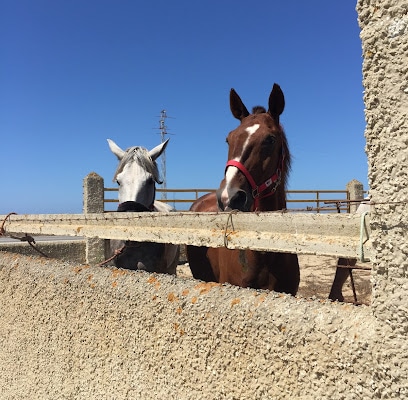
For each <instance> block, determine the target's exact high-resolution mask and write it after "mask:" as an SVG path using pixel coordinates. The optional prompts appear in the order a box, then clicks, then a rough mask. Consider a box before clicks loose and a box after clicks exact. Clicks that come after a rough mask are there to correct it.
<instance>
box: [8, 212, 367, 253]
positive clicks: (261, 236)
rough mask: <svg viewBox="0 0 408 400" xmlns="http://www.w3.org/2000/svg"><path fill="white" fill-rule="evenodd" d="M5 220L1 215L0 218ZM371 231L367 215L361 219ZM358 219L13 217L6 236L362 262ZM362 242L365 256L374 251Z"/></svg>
mask: <svg viewBox="0 0 408 400" xmlns="http://www.w3.org/2000/svg"><path fill="white" fill-rule="evenodd" d="M4 217H5V216H0V218H2V219H4ZM365 218H366V220H365V227H367V229H368V227H369V216H366V217H365ZM360 226H361V216H360V215H357V214H302V213H296V214H295V213H293V214H292V213H276V212H274V213H240V212H238V213H221V212H220V213H193V212H174V213H115V212H111V213H103V214H86V215H84V214H71V215H68V214H40V215H11V216H10V217H9V219H7V221H6V222H5V224H4V228H5V229H6V231H7V232H10V233H30V234H52V235H71V236H86V237H99V238H101V239H121V240H134V241H149V242H161V243H174V244H190V245H195V246H208V247H223V246H225V245H227V246H228V248H237V249H245V248H251V249H253V250H260V251H280V252H288V253H298V254H319V255H333V256H337V257H353V258H358V259H359V258H360V253H361V250H360ZM365 231H366V229H364V232H363V233H364V235H363V239H364V242H365V245H364V254H365V257H366V258H367V259H369V258H370V256H371V253H372V249H371V244H370V241H369V240H366V232H365Z"/></svg>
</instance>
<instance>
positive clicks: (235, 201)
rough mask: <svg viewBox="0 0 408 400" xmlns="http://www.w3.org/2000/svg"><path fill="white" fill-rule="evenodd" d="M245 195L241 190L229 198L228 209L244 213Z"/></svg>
mask: <svg viewBox="0 0 408 400" xmlns="http://www.w3.org/2000/svg"><path fill="white" fill-rule="evenodd" d="M246 203H247V194H246V193H245V192H244V191H243V190H238V191H237V192H236V193H235V194H234V195H233V196H232V198H231V200H230V201H229V204H228V208H230V209H231V210H240V211H246V207H245V206H246Z"/></svg>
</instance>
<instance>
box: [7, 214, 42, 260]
mask: <svg viewBox="0 0 408 400" xmlns="http://www.w3.org/2000/svg"><path fill="white" fill-rule="evenodd" d="M11 215H17V213H15V212H11V213H8V214H7V215H6V216H5V218H4V219H3V222H2V223H1V226H0V236H6V229H5V228H4V224H5V223H6V221H7V219H9V218H10V216H11ZM7 236H8V237H10V238H11V239H16V240H20V242H27V243H28V244H29V245H30V246H31V248H33V249H34V250H35V251H37V252H38V253H40V254H41V255H42V256H43V257H45V258H49V257H48V256H47V255H46V254H45V253H44V252H42V251H41V250H40V249H39V248H38V247H37V246H36V242H35V239H34V238H33V237H32V236H30V235H28V234H27V233H25V234H24V236H14V235H10V234H7Z"/></svg>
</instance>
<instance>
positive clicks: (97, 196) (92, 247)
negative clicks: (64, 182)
mask: <svg viewBox="0 0 408 400" xmlns="http://www.w3.org/2000/svg"><path fill="white" fill-rule="evenodd" d="M104 194H105V193H104V181H103V178H102V177H101V176H99V175H98V174H97V173H95V172H91V173H90V174H88V175H87V176H86V177H85V178H84V181H83V201H84V204H83V212H84V214H88V213H103V212H104V202H103V200H104ZM85 260H86V263H87V264H90V265H94V264H98V263H100V262H102V261H103V260H105V240H104V239H99V238H88V239H87V240H86V246H85Z"/></svg>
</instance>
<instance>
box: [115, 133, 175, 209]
mask: <svg viewBox="0 0 408 400" xmlns="http://www.w3.org/2000/svg"><path fill="white" fill-rule="evenodd" d="M168 141H169V139H167V140H166V141H165V142H163V143H161V144H159V145H158V146H156V147H155V148H153V149H152V150H150V151H149V150H147V149H145V148H143V147H139V146H133V147H129V148H128V149H127V150H122V149H121V148H120V147H119V146H118V145H117V144H116V143H115V142H114V141H113V140H110V139H108V144H109V148H110V149H111V151H112V153H113V154H115V156H116V157H117V158H118V160H119V165H118V168H117V169H116V172H115V175H114V178H113V180H114V181H116V182H117V184H118V185H119V208H118V211H147V210H150V211H151V210H152V209H153V203H154V199H155V195H156V183H162V182H161V181H160V178H159V171H158V168H157V164H156V159H157V158H158V157H159V156H160V155H161V154H162V153H163V151H164V150H165V148H166V146H167V143H168Z"/></svg>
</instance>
